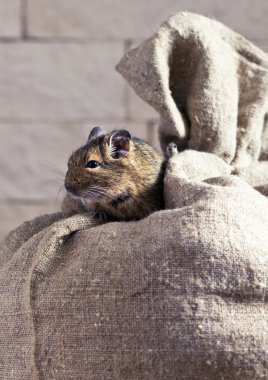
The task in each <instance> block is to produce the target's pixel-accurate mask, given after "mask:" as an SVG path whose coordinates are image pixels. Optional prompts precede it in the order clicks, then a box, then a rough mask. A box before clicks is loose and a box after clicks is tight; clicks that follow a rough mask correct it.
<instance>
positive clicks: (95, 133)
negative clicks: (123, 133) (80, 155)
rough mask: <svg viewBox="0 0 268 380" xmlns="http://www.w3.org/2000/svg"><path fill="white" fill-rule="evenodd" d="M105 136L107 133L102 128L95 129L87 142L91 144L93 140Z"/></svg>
mask: <svg viewBox="0 0 268 380" xmlns="http://www.w3.org/2000/svg"><path fill="white" fill-rule="evenodd" d="M104 135H105V131H104V130H103V129H102V128H101V127H94V128H93V129H92V131H91V132H90V134H89V136H88V139H87V142H88V143H90V142H91V141H92V140H94V139H96V138H98V137H100V136H104Z"/></svg>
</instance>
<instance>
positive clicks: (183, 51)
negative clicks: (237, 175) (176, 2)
mask: <svg viewBox="0 0 268 380" xmlns="http://www.w3.org/2000/svg"><path fill="white" fill-rule="evenodd" d="M117 70H118V71H119V72H120V73H121V74H122V75H123V76H124V77H125V78H126V79H127V81H128V82H129V84H130V85H131V86H132V87H133V88H134V90H135V91H136V93H137V94H138V95H139V96H140V97H141V98H142V99H143V100H145V101H146V102H147V103H149V104H150V105H151V106H153V107H154V108H155V109H156V110H157V111H158V112H159V114H160V115H161V117H162V124H161V126H160V130H159V133H160V141H161V144H162V148H163V149H165V146H166V144H167V143H169V142H171V141H175V142H177V144H178V145H179V146H180V147H181V148H185V147H186V146H187V147H188V148H191V149H195V150H199V151H205V152H210V153H215V154H216V155H217V156H219V157H221V158H223V159H224V160H225V161H227V162H228V163H230V162H232V164H233V165H234V166H235V167H236V168H237V169H240V168H244V167H247V166H248V165H249V164H250V163H251V161H252V160H253V161H256V160H257V159H258V157H259V154H260V150H261V145H262V144H261V136H262V133H263V130H264V121H265V115H266V114H267V113H268V56H267V54H265V53H264V52H263V51H261V50H260V49H258V48H257V47H256V46H254V45H253V44H252V43H250V42H249V41H247V40H246V39H245V38H243V37H242V36H240V35H239V34H237V33H235V32H233V31H232V30H230V29H229V28H227V27H226V26H224V25H222V24H221V23H219V22H217V21H215V20H211V19H208V18H206V17H203V16H200V15H196V14H192V13H188V12H180V13H177V14H175V15H174V16H172V17H170V18H169V19H168V20H167V21H166V22H164V23H163V24H162V26H161V27H160V29H159V30H158V32H157V33H156V34H155V35H154V36H152V37H151V38H149V39H148V40H146V41H145V42H144V43H142V44H141V45H140V46H139V47H137V48H136V49H133V50H132V51H130V52H128V53H127V54H126V55H125V56H124V57H123V59H122V60H121V62H120V63H119V64H118V65H117ZM266 135H267V133H266ZM263 151H264V153H265V154H266V155H267V154H268V144H267V141H266V143H265V144H264V145H263Z"/></svg>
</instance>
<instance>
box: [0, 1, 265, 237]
mask: <svg viewBox="0 0 268 380" xmlns="http://www.w3.org/2000/svg"><path fill="white" fill-rule="evenodd" d="M180 10H188V11H193V12H197V13H201V14H203V15H207V16H210V17H214V18H216V19H218V20H220V21H222V22H223V23H225V24H227V25H228V26H230V27H231V28H233V29H234V30H236V31H238V32H239V33H241V34H243V35H244V36H245V37H247V38H249V39H250V40H251V41H253V42H254V43H256V44H257V45H258V46H259V47H261V48H263V49H264V50H266V51H267V50H268V27H267V22H268V1H267V0H255V2H252V1H251V0H237V1H234V0H225V1H222V0H221V1H220V0H196V1H194V0H187V1H186V0H176V1H175V0H166V1H163V0H147V1H141V0H136V1H130V0H110V1H109V0H53V1H48V0H0V175H1V181H0V215H1V217H0V236H3V235H4V234H5V233H6V232H8V231H9V230H10V229H11V228H14V227H15V226H16V225H18V224H20V223H21V222H22V221H24V220H27V219H31V218H32V217H34V216H37V215H40V214H43V213H49V212H52V211H55V210H57V209H59V207H60V199H61V197H62V194H63V192H61V193H60V195H59V197H58V201H57V193H58V191H59V189H60V186H61V185H62V180H63V178H64V173H65V169H66V162H67V159H68V156H69V154H70V152H71V151H72V150H74V149H76V148H77V147H78V146H79V145H81V144H82V143H83V142H84V141H85V140H86V137H87V135H88V133H89V131H90V129H91V127H93V126H95V125H102V126H103V127H104V128H106V129H107V130H110V129H112V128H115V127H126V128H128V129H129V130H130V131H131V132H132V133H133V134H136V135H138V136H141V137H143V138H146V139H147V140H150V141H151V142H153V143H155V144H157V138H156V129H157V115H156V113H155V112H154V111H153V110H152V109H150V108H149V106H146V105H145V104H143V102H142V101H141V100H139V99H138V98H137V96H136V95H135V94H134V93H133V91H132V90H131V89H130V88H129V86H128V84H127V83H125V82H124V80H123V79H122V78H121V77H120V76H119V74H117V72H116V71H115V70H114V66H115V64H116V63H117V62H118V61H119V60H120V58H121V57H122V56H123V54H124V52H126V51H127V50H128V49H130V48H131V47H133V46H135V45H137V44H139V43H140V42H141V41H142V40H143V39H145V38H147V37H149V36H150V35H152V34H153V33H154V31H155V30H156V29H157V27H158V26H159V24H160V23H161V22H162V21H164V20H165V19H166V18H167V17H168V15H170V14H171V13H174V12H176V11H180Z"/></svg>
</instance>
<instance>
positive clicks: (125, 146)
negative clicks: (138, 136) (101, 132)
mask: <svg viewBox="0 0 268 380" xmlns="http://www.w3.org/2000/svg"><path fill="white" fill-rule="evenodd" d="M130 139H131V134H130V133H129V132H128V131H126V130H123V129H120V130H118V131H116V132H114V133H113V134H112V136H111V137H110V140H109V149H110V154H111V156H112V157H113V158H122V157H126V156H127V155H128V152H129V149H130V143H129V141H130Z"/></svg>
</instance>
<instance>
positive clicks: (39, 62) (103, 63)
mask: <svg viewBox="0 0 268 380" xmlns="http://www.w3.org/2000/svg"><path fill="white" fill-rule="evenodd" d="M0 51H1V54H0V67H1V70H0V118H15V119H18V118H27V119H29V118H30V119H31V118H43V119H46V120H51V119H53V120H54V119H64V120H66V119H83V118H88V117H89V118H114V117H119V118H120V117H123V116H124V105H123V96H124V91H123V90H124V80H123V78H121V76H120V75H119V74H118V73H117V72H116V71H115V69H114V66H115V64H116V63H117V62H118V61H119V59H120V58H121V57H122V55H123V44H121V43H95V42H92V43H77V44H75V43H61V44H59V43H11V44H4V43H2V44H0Z"/></svg>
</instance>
